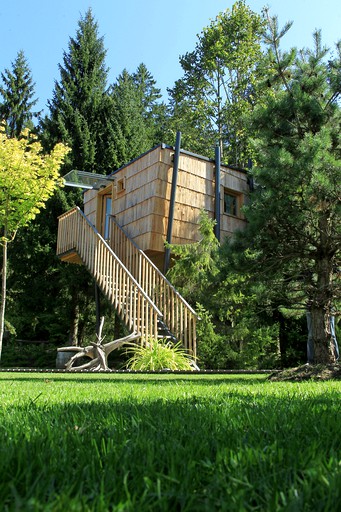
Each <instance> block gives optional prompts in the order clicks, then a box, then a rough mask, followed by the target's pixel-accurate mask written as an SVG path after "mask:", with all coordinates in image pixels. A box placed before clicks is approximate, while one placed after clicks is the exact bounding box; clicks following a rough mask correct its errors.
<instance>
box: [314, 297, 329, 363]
mask: <svg viewBox="0 0 341 512" xmlns="http://www.w3.org/2000/svg"><path fill="white" fill-rule="evenodd" d="M311 324H312V325H311V327H312V338H313V346H314V355H313V361H314V363H315V364H334V363H335V352H334V347H333V339H332V336H331V329H330V314H328V313H327V312H326V311H325V310H324V308H321V307H320V308H317V307H314V306H313V307H312V308H311Z"/></svg>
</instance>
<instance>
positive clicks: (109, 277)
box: [57, 207, 162, 339]
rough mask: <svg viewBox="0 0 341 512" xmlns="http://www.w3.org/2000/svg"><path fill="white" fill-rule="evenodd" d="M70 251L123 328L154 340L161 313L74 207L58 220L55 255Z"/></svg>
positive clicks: (81, 213) (143, 337) (85, 218)
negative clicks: (123, 325)
mask: <svg viewBox="0 0 341 512" xmlns="http://www.w3.org/2000/svg"><path fill="white" fill-rule="evenodd" d="M72 251H75V252H77V254H78V255H79V256H80V258H81V260H82V261H83V263H84V264H85V265H86V267H87V268H88V270H89V271H90V272H91V274H92V275H93V276H94V277H95V279H96V282H97V284H98V286H99V287H100V288H101V290H102V292H103V293H104V294H105V296H106V297H107V298H108V299H109V301H110V302H111V303H112V304H113V306H114V307H115V309H116V310H117V312H118V313H119V315H120V317H121V318H122V320H123V321H124V322H125V324H126V325H127V327H128V328H129V329H130V330H131V331H133V332H135V333H140V334H141V337H142V339H147V338H148V337H149V336H153V337H156V336H157V332H158V319H159V318H160V317H162V313H161V311H160V310H159V309H158V308H157V307H156V306H155V304H153V302H152V300H151V299H150V298H149V297H148V295H147V294H146V293H145V291H144V290H143V289H142V287H141V285H140V283H138V282H137V280H136V279H135V278H134V276H133V275H132V274H131V272H129V270H128V269H127V268H126V266H125V265H124V264H123V263H122V261H120V259H119V257H118V256H117V255H116V254H115V253H114V251H113V250H112V248H111V247H110V246H109V245H108V244H107V242H106V241H105V240H104V239H103V238H102V236H101V235H100V234H99V233H98V231H97V230H96V228H95V227H94V226H93V225H92V224H91V222H90V221H89V220H88V218H87V217H86V216H85V215H84V213H83V212H82V211H81V210H80V209H79V208H78V207H75V208H73V209H72V210H70V211H69V212H67V213H64V214H63V215H61V216H60V217H59V227H58V241H57V254H58V255H59V256H61V255H63V254H67V253H69V252H72Z"/></svg>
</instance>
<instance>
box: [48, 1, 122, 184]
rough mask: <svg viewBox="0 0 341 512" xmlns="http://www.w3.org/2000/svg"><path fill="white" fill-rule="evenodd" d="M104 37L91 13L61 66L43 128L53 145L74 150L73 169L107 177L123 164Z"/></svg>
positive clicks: (79, 24)
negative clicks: (61, 144) (119, 156)
mask: <svg viewBox="0 0 341 512" xmlns="http://www.w3.org/2000/svg"><path fill="white" fill-rule="evenodd" d="M105 57H106V50H105V48H104V41H103V37H100V36H99V34H98V24H97V22H96V21H95V19H94V16H93V14H92V11H91V9H89V10H88V11H87V12H86V14H85V16H84V17H81V18H80V21H79V23H78V30H77V32H76V36H75V37H74V38H73V37H71V38H70V41H69V46H68V52H64V55H63V64H60V65H59V71H60V80H59V81H56V83H55V88H54V91H53V98H52V100H51V101H49V102H48V105H49V109H50V114H49V116H48V117H47V118H46V119H45V120H44V123H43V129H44V132H45V138H46V139H47V141H49V143H51V141H52V142H53V141H54V140H56V139H57V140H62V141H63V142H66V143H67V144H68V145H69V146H70V147H71V148H72V153H71V155H70V157H69V166H70V168H73V169H79V170H83V171H88V172H97V173H104V174H106V173H108V172H109V171H111V170H112V169H113V168H114V167H115V166H116V165H117V163H118V161H117V159H116V156H115V151H114V150H113V148H115V147H116V144H117V140H116V137H115V135H116V130H115V126H116V125H115V122H116V121H115V115H114V112H113V105H112V102H111V101H110V98H109V97H108V94H107V78H108V69H107V67H106V64H105Z"/></svg>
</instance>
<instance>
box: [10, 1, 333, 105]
mask: <svg viewBox="0 0 341 512" xmlns="http://www.w3.org/2000/svg"><path fill="white" fill-rule="evenodd" d="M233 3H234V0H170V1H165V0H58V1H54V0H31V1H30V2H28V1H27V0H0V26H1V44H0V71H3V70H4V69H5V68H9V67H10V66H11V62H12V61H13V60H14V59H15V57H16V55H17V52H18V51H19V50H24V52H25V55H26V58H27V60H28V63H29V66H30V68H31V71H32V76H33V79H34V81H35V83H36V87H35V90H36V96H37V97H38V98H39V103H38V106H37V108H38V109H39V110H41V109H44V112H45V113H47V111H48V109H47V107H46V103H47V100H48V99H49V98H51V96H52V91H53V87H54V81H55V80H56V79H57V80H59V71H58V64H59V63H62V59H63V50H66V51H67V49H68V42H69V38H70V36H71V37H73V36H74V35H75V33H76V29H77V22H78V20H79V19H80V16H81V15H84V13H85V12H86V10H87V9H88V8H89V7H91V8H92V10H93V13H94V15H95V18H96V19H97V21H98V24H99V34H100V35H101V36H104V45H105V48H106V49H107V60H106V63H107V66H108V67H109V68H110V73H109V83H113V82H114V81H115V79H116V78H117V76H118V75H119V74H120V73H121V72H122V70H123V69H124V68H126V69H128V71H129V72H133V71H135V70H136V68H137V66H138V65H139V64H140V63H141V62H144V63H145V64H146V66H147V68H148V69H149V71H150V72H151V73H152V75H153V77H154V79H155V80H156V82H157V86H158V87H159V88H160V89H161V91H162V93H163V94H164V97H165V99H166V98H167V87H172V86H173V84H174V82H175V80H177V79H178V78H180V77H181V76H182V71H181V67H180V64H179V56H180V55H183V54H184V53H186V52H188V51H192V50H193V49H194V47H195V43H196V41H197V34H199V33H200V32H201V30H202V29H203V28H204V27H205V26H207V25H208V24H209V22H210V20H211V19H214V18H215V17H216V15H217V14H218V13H219V12H222V11H224V10H225V9H227V8H230V7H231V6H232V5H233ZM246 3H247V4H248V5H249V6H250V8H251V9H253V10H254V11H255V12H259V13H260V12H261V9H262V7H263V6H264V5H266V4H267V5H269V7H270V12H271V13H272V14H276V15H277V16H278V18H279V22H280V24H281V25H283V24H284V22H286V21H289V20H292V21H293V22H294V25H293V27H292V29H291V30H290V32H289V34H288V35H287V36H286V38H285V40H284V41H283V42H284V43H285V45H286V46H288V47H289V46H297V47H299V48H302V47H306V46H311V42H312V37H311V35H312V33H313V31H314V30H315V28H320V29H322V35H323V41H324V43H325V44H326V45H328V46H333V44H334V42H335V41H337V40H338V39H340V38H341V29H340V27H341V2H340V1H339V0H324V1H323V0H264V1H263V0H249V1H248V2H246Z"/></svg>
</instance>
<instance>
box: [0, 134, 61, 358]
mask: <svg viewBox="0 0 341 512" xmlns="http://www.w3.org/2000/svg"><path fill="white" fill-rule="evenodd" d="M68 151H69V149H68V148H67V147H66V146H65V145H63V144H57V145H56V146H55V147H54V149H53V150H52V151H51V152H50V153H49V154H45V153H44V152H43V148H42V146H41V144H40V142H39V141H38V140H37V138H36V137H35V136H34V135H32V134H30V133H29V132H28V131H27V130H26V131H24V132H23V133H22V134H21V136H20V138H9V137H8V136H7V135H6V130H5V126H4V125H2V126H0V237H1V238H0V241H1V247H2V286H1V304H0V358H1V352H2V340H3V335H4V328H5V307H6V281H7V279H6V278H7V247H8V243H9V242H11V241H12V240H14V238H15V235H16V233H17V231H18V229H20V228H22V227H24V226H26V225H27V224H28V223H29V222H30V221H32V220H33V219H34V218H35V217H36V215H37V214H38V213H39V212H40V210H41V209H42V208H44V206H45V203H46V201H47V200H48V199H49V197H51V196H52V194H53V192H54V190H55V188H56V187H58V186H60V185H61V184H62V181H61V178H60V175H59V169H60V166H61V164H62V163H63V160H64V158H65V156H66V154H67V153H68Z"/></svg>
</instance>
